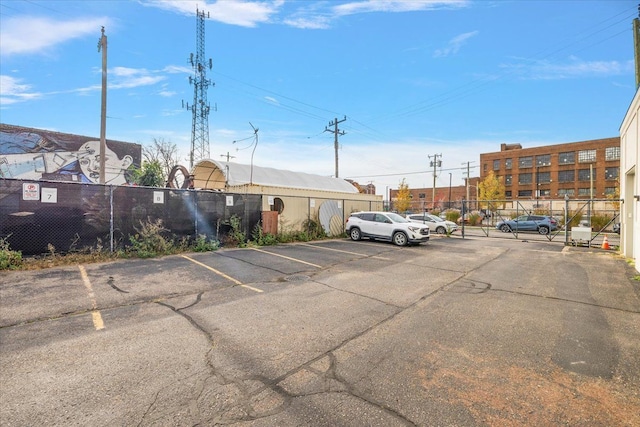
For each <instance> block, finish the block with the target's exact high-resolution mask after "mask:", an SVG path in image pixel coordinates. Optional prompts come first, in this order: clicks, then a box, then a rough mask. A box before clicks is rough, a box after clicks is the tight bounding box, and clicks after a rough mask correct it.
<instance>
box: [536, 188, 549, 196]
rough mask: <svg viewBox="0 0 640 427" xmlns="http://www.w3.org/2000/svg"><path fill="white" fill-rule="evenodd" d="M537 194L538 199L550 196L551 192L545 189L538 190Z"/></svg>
mask: <svg viewBox="0 0 640 427" xmlns="http://www.w3.org/2000/svg"><path fill="white" fill-rule="evenodd" d="M538 194H539V195H540V197H548V196H550V195H551V190H549V189H546V190H540V191H539V192H538Z"/></svg>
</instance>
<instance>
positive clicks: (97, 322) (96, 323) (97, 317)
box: [78, 265, 104, 331]
mask: <svg viewBox="0 0 640 427" xmlns="http://www.w3.org/2000/svg"><path fill="white" fill-rule="evenodd" d="M78 268H79V269H80V276H82V281H83V282H84V286H85V288H87V290H88V291H89V299H90V300H91V309H92V310H93V311H92V312H91V317H92V318H93V327H94V328H96V331H99V330H100V329H104V322H103V321H102V315H101V314H100V311H99V310H97V308H98V304H97V303H96V296H95V294H94V293H93V287H92V286H91V281H90V280H89V276H88V275H87V270H85V268H84V266H83V265H79V266H78Z"/></svg>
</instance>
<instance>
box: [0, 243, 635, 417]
mask: <svg viewBox="0 0 640 427" xmlns="http://www.w3.org/2000/svg"><path fill="white" fill-rule="evenodd" d="M635 274H636V273H635V269H633V268H632V267H630V266H629V265H628V264H627V263H626V262H625V260H624V259H622V258H620V257H619V256H616V255H615V253H613V252H611V251H609V252H605V251H601V250H598V249H596V250H594V249H589V248H574V247H565V246H563V245H561V244H558V243H553V242H552V243H549V242H548V241H537V240H531V241H523V240H509V239H483V238H474V237H470V238H466V239H461V238H459V237H453V238H447V237H436V236H434V237H433V238H432V240H431V241H430V242H429V243H428V244H424V245H420V246H411V247H396V246H393V245H391V244H389V243H381V242H370V241H361V242H352V241H350V240H346V239H335V240H326V241H318V242H311V243H305V244H290V245H280V246H273V247H261V248H246V249H223V250H219V251H216V252H212V253H190V254H185V255H176V256H170V257H164V258H161V259H152V260H127V261H118V262H113V263H103V264H87V265H80V266H68V267H64V268H55V269H50V270H41V271H27V272H3V273H0V402H2V403H0V425H3V426H4V425H7V426H9V425H92V426H111V425H142V426H151V425H153V426H169V425H171V426H173V425H176V426H192V425H205V426H209V425H239V426H303V425H304V426H307V425H308V426H362V425H367V426H395V425H398V426H417V425H419V426H438V425H442V426H451V425H456V426H483V425H509V426H520V425H576V426H577V425H580V426H582V425H590V426H636V425H640V385H639V384H640V287H639V285H638V283H639V282H638V281H636V280H634V279H633V277H634V275H635Z"/></svg>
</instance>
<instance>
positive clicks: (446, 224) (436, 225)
mask: <svg viewBox="0 0 640 427" xmlns="http://www.w3.org/2000/svg"><path fill="white" fill-rule="evenodd" d="M407 219H408V220H409V221H411V222H417V223H419V224H425V225H426V226H428V227H429V230H435V232H436V233H438V234H451V233H453V232H454V231H456V230H457V229H458V225H457V224H456V223H455V222H453V221H447V220H444V219H442V218H440V217H439V216H435V215H431V214H428V213H419V214H410V215H407Z"/></svg>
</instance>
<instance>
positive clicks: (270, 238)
mask: <svg viewBox="0 0 640 427" xmlns="http://www.w3.org/2000/svg"><path fill="white" fill-rule="evenodd" d="M251 237H253V240H254V242H255V243H256V245H258V246H273V245H277V244H278V238H277V236H275V235H273V234H271V233H265V232H264V230H262V227H261V226H260V224H256V226H255V228H254V229H253V233H252V234H251Z"/></svg>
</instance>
